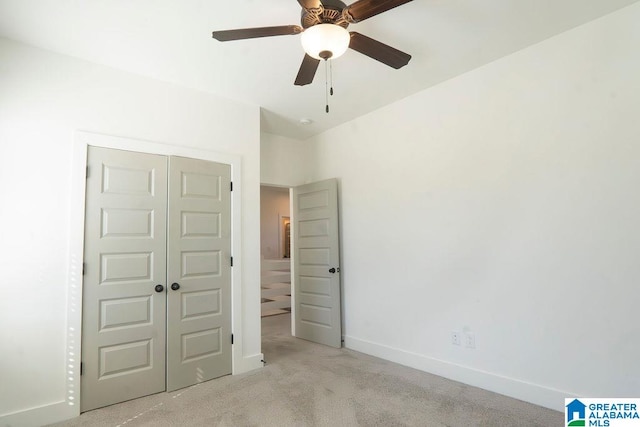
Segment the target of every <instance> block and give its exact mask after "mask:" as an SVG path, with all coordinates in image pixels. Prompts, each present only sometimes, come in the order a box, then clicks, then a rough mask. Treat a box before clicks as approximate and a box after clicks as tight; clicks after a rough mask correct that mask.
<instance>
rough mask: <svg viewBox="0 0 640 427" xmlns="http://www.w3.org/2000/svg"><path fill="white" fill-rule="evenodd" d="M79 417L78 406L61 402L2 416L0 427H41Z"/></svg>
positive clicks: (0, 417)
mask: <svg viewBox="0 0 640 427" xmlns="http://www.w3.org/2000/svg"><path fill="white" fill-rule="evenodd" d="M78 415H80V409H79V408H78V407H77V406H73V405H69V404H68V403H67V402H66V401H61V402H56V403H51V404H49V405H43V406H39V407H37V408H31V409H26V410H24V411H19V412H14V413H12V414H7V415H0V427H39V426H43V425H46V424H53V423H57V422H60V421H64V420H68V419H71V418H75V417H77V416H78Z"/></svg>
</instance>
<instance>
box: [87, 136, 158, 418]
mask: <svg viewBox="0 0 640 427" xmlns="http://www.w3.org/2000/svg"><path fill="white" fill-rule="evenodd" d="M87 173H88V175H87V187H86V213H85V252H84V270H85V271H84V283H83V330H82V363H83V365H82V366H83V371H84V372H83V375H82V382H81V387H82V388H81V410H82V411H87V410H90V409H94V408H99V407H102V406H106V405H110V404H113V403H117V402H122V401H125V400H129V399H133V398H136V397H140V396H145V395H148V394H152V393H157V392H159V391H163V390H164V389H165V349H166V342H165V331H166V228H167V224H166V206H167V158H166V157H165V156H157V155H150V154H141V153H134V152H128V151H121V150H113V149H104V148H96V147H89V152H88V168H87Z"/></svg>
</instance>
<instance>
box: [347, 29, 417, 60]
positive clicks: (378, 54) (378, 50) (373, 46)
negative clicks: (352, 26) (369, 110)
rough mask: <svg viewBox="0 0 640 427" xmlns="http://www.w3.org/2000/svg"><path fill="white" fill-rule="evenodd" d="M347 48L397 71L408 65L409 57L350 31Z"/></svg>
mask: <svg viewBox="0 0 640 427" xmlns="http://www.w3.org/2000/svg"><path fill="white" fill-rule="evenodd" d="M350 34H351V41H349V47H350V48H351V49H353V50H355V51H357V52H360V53H362V54H364V55H367V56H368V57H370V58H373V59H375V60H376V61H380V62H382V63H383V64H387V65H388V66H389V67H392V68H395V69H398V68H402V67H404V66H405V65H407V64H408V63H409V60H410V59H411V55H409V54H408V53H404V52H402V51H400V50H398V49H395V48H393V47H391V46H388V45H386V44H384V43H380V42H379V41H377V40H374V39H372V38H370V37H367V36H363V35H362V34H360V33H356V32H355V31H352V32H351V33H350Z"/></svg>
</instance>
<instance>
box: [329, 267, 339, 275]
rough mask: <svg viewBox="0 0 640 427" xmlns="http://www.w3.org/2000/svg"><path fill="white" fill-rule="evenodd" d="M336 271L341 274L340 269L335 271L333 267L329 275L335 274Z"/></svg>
mask: <svg viewBox="0 0 640 427" xmlns="http://www.w3.org/2000/svg"><path fill="white" fill-rule="evenodd" d="M336 271H337V272H338V273H340V269H339V268H338V269H335V268H333V267H331V268H330V269H329V273H331V274H333V273H335V272H336Z"/></svg>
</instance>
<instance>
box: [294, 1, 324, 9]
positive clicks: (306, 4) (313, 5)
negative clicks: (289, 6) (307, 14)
mask: <svg viewBox="0 0 640 427" xmlns="http://www.w3.org/2000/svg"><path fill="white" fill-rule="evenodd" d="M298 3H300V6H302V7H303V8H305V9H307V10H308V9H317V8H319V7H322V2H321V1H320V0H298Z"/></svg>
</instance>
